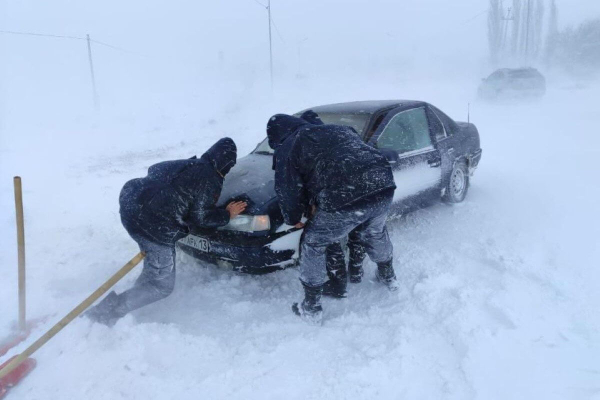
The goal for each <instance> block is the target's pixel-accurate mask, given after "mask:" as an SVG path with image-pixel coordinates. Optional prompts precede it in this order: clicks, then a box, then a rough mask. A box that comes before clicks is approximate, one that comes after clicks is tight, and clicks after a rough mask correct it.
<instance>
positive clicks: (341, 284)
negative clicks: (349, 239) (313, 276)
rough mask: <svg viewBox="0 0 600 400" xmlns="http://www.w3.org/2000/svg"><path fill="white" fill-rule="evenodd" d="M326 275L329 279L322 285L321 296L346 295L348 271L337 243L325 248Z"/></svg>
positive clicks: (340, 297) (341, 296)
mask: <svg viewBox="0 0 600 400" xmlns="http://www.w3.org/2000/svg"><path fill="white" fill-rule="evenodd" d="M327 276H328V277H329V280H328V281H327V282H325V285H323V296H328V297H334V298H337V299H342V298H345V297H347V293H346V287H347V286H348V272H346V259H345V257H344V252H343V250H342V247H341V246H339V245H337V246H336V245H332V246H330V247H329V248H328V249H327Z"/></svg>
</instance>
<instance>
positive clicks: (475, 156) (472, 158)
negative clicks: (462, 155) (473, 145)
mask: <svg viewBox="0 0 600 400" xmlns="http://www.w3.org/2000/svg"><path fill="white" fill-rule="evenodd" d="M481 152H482V150H481V149H478V150H476V151H474V152H473V153H471V154H469V155H468V156H467V157H468V159H469V175H471V176H472V175H473V173H474V172H475V170H476V169H477V166H478V165H479V161H481Z"/></svg>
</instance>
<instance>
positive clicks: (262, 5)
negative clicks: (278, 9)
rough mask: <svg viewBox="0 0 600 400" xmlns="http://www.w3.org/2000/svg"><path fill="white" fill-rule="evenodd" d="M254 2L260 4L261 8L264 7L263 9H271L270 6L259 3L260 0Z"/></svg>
mask: <svg viewBox="0 0 600 400" xmlns="http://www.w3.org/2000/svg"><path fill="white" fill-rule="evenodd" d="M254 2H255V3H256V4H258V5H259V6H261V7H263V8H269V7H268V6H266V5H264V4H263V3H261V2H260V1H258V0H254Z"/></svg>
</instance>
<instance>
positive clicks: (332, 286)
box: [300, 110, 365, 298]
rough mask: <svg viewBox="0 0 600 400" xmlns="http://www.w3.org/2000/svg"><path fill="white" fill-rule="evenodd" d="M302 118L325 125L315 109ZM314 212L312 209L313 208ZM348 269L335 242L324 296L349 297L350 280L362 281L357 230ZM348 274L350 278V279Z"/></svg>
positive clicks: (361, 250)
mask: <svg viewBox="0 0 600 400" xmlns="http://www.w3.org/2000/svg"><path fill="white" fill-rule="evenodd" d="M300 118H302V119H303V120H305V121H306V122H309V123H311V124H313V125H325V123H324V122H323V121H322V120H321V118H320V117H319V115H318V114H317V113H316V112H314V111H313V110H307V111H305V112H304V113H302V115H300ZM311 212H312V210H311ZM347 244H348V253H349V260H348V269H346V256H345V254H344V250H343V249H342V244H341V243H340V242H336V243H333V244H331V245H329V247H328V248H327V258H326V260H327V262H326V263H327V277H328V278H329V279H328V280H327V282H325V284H324V285H323V296H329V297H334V298H345V297H347V286H348V280H350V282H352V283H360V282H361V281H362V276H363V268H362V264H363V260H364V259H365V250H364V247H363V245H362V244H361V242H360V237H359V235H358V232H357V230H356V229H355V230H353V231H352V232H350V234H349V235H348V242H347ZM348 275H350V278H349V279H348Z"/></svg>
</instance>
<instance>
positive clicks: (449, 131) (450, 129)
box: [431, 106, 458, 136]
mask: <svg viewBox="0 0 600 400" xmlns="http://www.w3.org/2000/svg"><path fill="white" fill-rule="evenodd" d="M431 110H432V111H433V112H434V113H435V115H436V116H437V117H438V118H439V119H440V121H442V124H444V128H446V135H448V136H451V135H454V134H455V133H456V131H458V126H457V125H456V122H454V121H453V120H452V118H450V117H449V116H447V115H446V114H444V113H443V112H442V111H440V109H439V108H437V107H434V106H431Z"/></svg>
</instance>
